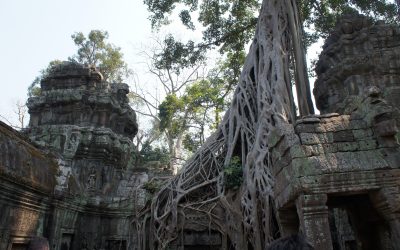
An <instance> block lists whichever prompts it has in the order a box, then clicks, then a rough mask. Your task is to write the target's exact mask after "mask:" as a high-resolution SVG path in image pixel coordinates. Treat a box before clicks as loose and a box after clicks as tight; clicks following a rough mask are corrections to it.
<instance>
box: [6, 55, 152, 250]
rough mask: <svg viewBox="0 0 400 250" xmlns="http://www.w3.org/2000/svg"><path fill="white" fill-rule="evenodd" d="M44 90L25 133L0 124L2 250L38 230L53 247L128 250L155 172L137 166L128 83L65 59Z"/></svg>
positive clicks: (22, 244)
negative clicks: (146, 185) (107, 78)
mask: <svg viewBox="0 0 400 250" xmlns="http://www.w3.org/2000/svg"><path fill="white" fill-rule="evenodd" d="M41 91H42V94H41V95H40V96H38V97H33V98H30V99H29V101H28V104H27V105H28V107H29V112H30V115H31V119H30V124H29V128H28V129H26V130H25V131H24V135H23V134H20V133H17V132H16V131H13V130H12V129H11V128H9V127H8V126H6V125H4V124H1V127H0V129H1V133H0V137H1V140H0V148H1V154H0V178H1V181H0V187H1V188H0V190H1V191H0V214H1V216H0V249H26V247H27V245H28V243H29V241H30V239H32V237H34V236H44V237H46V238H47V239H48V241H49V244H50V248H51V249H62V250H69V249H88V250H89V249H127V247H129V244H128V243H129V242H128V241H129V237H130V235H129V232H130V221H131V220H132V218H131V216H132V215H133V214H134V211H136V210H138V209H140V208H141V207H142V206H143V205H144V202H145V193H144V190H143V189H138V186H140V185H142V184H143V182H145V181H147V180H148V178H149V175H148V174H147V172H146V171H145V170H144V169H139V168H134V167H133V166H134V165H133V161H134V159H133V158H132V150H133V144H132V139H133V137H134V136H135V135H136V133H137V124H136V115H135V113H134V111H133V110H132V109H131V108H130V106H129V105H128V99H127V96H126V95H127V93H128V86H127V85H126V84H108V83H105V82H103V81H102V75H101V74H100V73H99V71H98V70H96V69H95V68H93V67H85V66H82V65H79V64H74V63H68V62H67V63H63V64H61V65H59V66H57V68H55V69H54V70H53V72H52V73H51V74H50V75H49V76H48V77H46V78H45V79H43V80H42V82H41Z"/></svg>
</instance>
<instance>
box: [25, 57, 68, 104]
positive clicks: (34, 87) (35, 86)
mask: <svg viewBox="0 0 400 250" xmlns="http://www.w3.org/2000/svg"><path fill="white" fill-rule="evenodd" d="M61 63H62V61H60V60H53V61H51V62H50V63H49V64H48V65H47V67H46V68H45V69H42V70H41V71H40V75H39V76H37V77H36V78H35V80H33V82H32V83H31V84H30V85H29V87H28V97H33V96H40V95H41V89H40V81H41V80H42V79H44V78H46V77H47V76H48V75H49V74H50V73H51V72H52V70H53V69H54V67H56V66H57V65H59V64H61Z"/></svg>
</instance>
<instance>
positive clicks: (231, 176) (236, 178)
mask: <svg viewBox="0 0 400 250" xmlns="http://www.w3.org/2000/svg"><path fill="white" fill-rule="evenodd" d="M242 182H243V169H242V163H241V160H240V158H239V157H238V156H235V157H232V159H231V162H230V163H229V164H228V165H226V166H225V167H224V185H225V188H226V189H231V190H236V189H238V188H239V187H240V186H241V185H242Z"/></svg>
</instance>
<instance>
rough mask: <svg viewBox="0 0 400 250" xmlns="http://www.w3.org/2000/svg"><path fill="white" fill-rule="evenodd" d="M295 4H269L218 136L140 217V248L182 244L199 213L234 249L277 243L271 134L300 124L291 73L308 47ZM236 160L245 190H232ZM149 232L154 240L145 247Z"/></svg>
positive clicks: (275, 0)
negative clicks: (188, 222)
mask: <svg viewBox="0 0 400 250" xmlns="http://www.w3.org/2000/svg"><path fill="white" fill-rule="evenodd" d="M294 2H295V1H292V0H266V1H264V3H263V5H262V8H261V12H260V16H259V22H258V25H257V29H256V34H255V39H254V41H253V43H252V45H251V48H250V52H249V54H248V56H247V59H246V62H245V65H244V68H243V71H242V74H241V77H240V82H239V83H238V86H237V89H236V91H235V94H234V99H233V101H232V104H231V107H230V109H229V110H228V112H227V113H226V115H225V117H224V119H223V121H222V123H221V124H220V126H219V128H218V130H217V131H216V132H215V133H214V134H213V135H212V136H211V137H210V138H209V139H208V140H207V141H206V142H205V144H204V145H203V146H202V147H201V148H200V149H199V150H198V151H197V152H196V153H195V155H194V156H193V157H192V158H191V159H190V160H189V161H188V162H187V163H186V165H185V166H184V167H183V169H182V171H181V172H180V173H178V175H177V176H175V177H174V178H173V179H172V180H171V181H170V182H169V183H168V184H167V185H166V186H165V187H163V189H162V190H161V191H160V192H159V193H158V194H157V195H156V197H155V198H154V199H153V201H152V204H151V208H150V209H149V210H148V211H147V212H146V213H144V214H142V216H143V217H141V218H139V220H138V221H140V223H139V224H136V226H137V228H138V231H139V232H141V238H142V240H140V242H141V243H140V246H139V248H141V249H142V248H144V245H143V244H145V241H148V242H149V244H150V246H149V248H150V249H165V248H166V247H167V246H168V244H170V243H171V242H173V241H174V240H176V239H179V237H180V236H181V232H182V228H183V227H184V224H185V218H186V215H188V214H193V213H194V214H200V215H203V216H206V217H207V218H208V221H207V223H208V225H204V226H209V227H210V228H211V227H212V228H214V229H216V230H218V231H219V232H221V234H222V235H225V236H226V237H227V238H229V240H230V244H231V245H232V246H233V247H234V248H235V249H248V248H249V247H250V245H251V248H252V249H256V250H259V249H265V247H266V245H267V244H268V243H269V242H270V241H271V240H272V239H273V237H274V235H272V234H273V233H274V232H275V231H276V229H273V228H271V226H272V225H273V223H271V221H272V220H273V219H274V218H273V217H274V212H273V204H272V198H271V197H273V185H274V180H273V176H271V171H270V168H271V162H270V156H269V150H268V147H269V142H270V138H271V137H270V135H271V133H272V132H273V131H275V130H276V129H277V128H284V127H288V125H289V124H291V123H292V122H293V121H294V119H295V108H294V102H293V97H292V93H291V84H292V82H293V79H291V77H290V76H291V74H290V73H289V68H290V67H292V68H294V69H295V71H296V72H297V75H296V77H295V78H296V79H297V81H299V80H298V79H301V77H299V74H300V75H301V73H304V72H302V71H303V70H304V68H305V67H304V65H303V64H302V63H303V62H304V60H303V58H298V57H299V55H301V53H300V52H301V51H300V52H299V51H298V50H299V48H301V44H299V38H298V35H299V34H300V32H299V30H298V25H297V24H298V20H297V17H296V13H297V12H296V6H295V4H294ZM293 34H295V35H293ZM293 38H296V39H293ZM292 55H293V56H292ZM296 55H297V56H296ZM300 57H301V56H300ZM301 67H303V69H302V68H301ZM302 77H303V79H304V75H303V76H302ZM296 84H298V82H296ZM298 88H302V86H298ZM302 91H303V92H304V91H305V89H304V88H303V89H302ZM289 127H290V125H289ZM235 156H237V157H240V159H241V162H242V167H243V178H244V179H243V184H242V186H241V187H240V189H239V190H236V191H232V190H226V189H225V187H224V176H223V175H224V171H223V169H224V166H226V165H227V164H229V163H230V161H231V159H232V157H235ZM199 223H201V222H199ZM146 230H147V232H145V231H146ZM146 233H147V234H149V237H150V239H148V240H143V237H144V235H145V234H146Z"/></svg>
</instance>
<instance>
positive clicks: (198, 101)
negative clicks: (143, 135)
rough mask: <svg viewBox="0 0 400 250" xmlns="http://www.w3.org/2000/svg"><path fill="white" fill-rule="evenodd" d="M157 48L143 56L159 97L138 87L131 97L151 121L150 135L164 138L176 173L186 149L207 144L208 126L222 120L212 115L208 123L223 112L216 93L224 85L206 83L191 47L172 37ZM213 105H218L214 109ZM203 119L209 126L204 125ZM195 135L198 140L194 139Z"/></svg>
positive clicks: (162, 41)
mask: <svg viewBox="0 0 400 250" xmlns="http://www.w3.org/2000/svg"><path fill="white" fill-rule="evenodd" d="M155 44H156V45H155V46H154V47H153V48H150V49H149V50H148V51H146V52H144V53H143V54H144V55H145V60H146V61H147V62H148V66H149V72H150V73H151V74H153V75H154V76H156V78H157V79H158V82H159V83H160V86H161V91H160V93H158V94H157V93H155V92H156V91H154V90H153V93H150V92H149V91H145V90H144V89H145V88H144V87H143V86H142V87H140V86H138V85H137V86H136V87H135V88H134V93H132V95H131V97H132V99H133V100H135V102H136V104H141V107H140V106H136V108H137V109H136V111H137V113H138V114H141V115H144V116H147V117H150V119H152V124H153V130H152V131H153V133H151V134H152V135H153V134H154V132H155V131H158V132H160V133H159V135H160V136H161V137H162V138H165V141H166V144H167V148H168V150H169V154H170V164H169V165H170V167H171V169H174V170H176V168H177V167H178V166H179V165H180V163H179V162H182V161H181V160H183V159H184V158H185V157H184V156H183V154H182V152H183V149H186V150H189V151H193V150H194V149H196V148H197V147H198V145H199V143H201V142H203V141H204V138H205V136H204V135H205V134H206V132H207V131H208V128H209V127H210V126H209V125H211V123H214V122H213V120H214V119H215V118H216V117H218V116H219V114H218V115H213V116H212V119H209V115H210V114H211V113H213V112H214V111H217V110H219V112H220V110H221V109H222V108H223V105H222V104H220V103H221V100H223V98H221V97H218V95H219V93H220V89H218V90H216V89H217V88H220V86H221V82H218V83H217V82H213V83H212V82H210V81H206V80H204V77H205V74H206V73H205V69H204V67H205V66H204V65H203V64H202V63H199V60H198V57H199V56H201V55H200V54H197V53H196V51H194V50H193V47H192V46H191V44H184V43H182V42H180V41H176V40H175V39H174V38H173V37H172V36H167V37H165V38H164V39H162V40H160V39H158V40H156V41H155ZM166 48H169V49H168V50H167V49H166ZM218 84H219V85H218ZM160 97H161V98H160ZM218 98H219V99H218ZM211 102H214V103H215V105H214V106H211ZM208 111H213V112H208ZM203 118H206V120H207V121H209V123H206V122H204V119H203ZM216 119H218V118H216ZM214 127H215V126H214ZM194 135H199V136H198V137H197V138H195V137H196V136H194ZM161 137H160V138H161ZM143 141H146V140H143ZM195 141H196V142H195ZM190 142H193V143H190Z"/></svg>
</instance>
